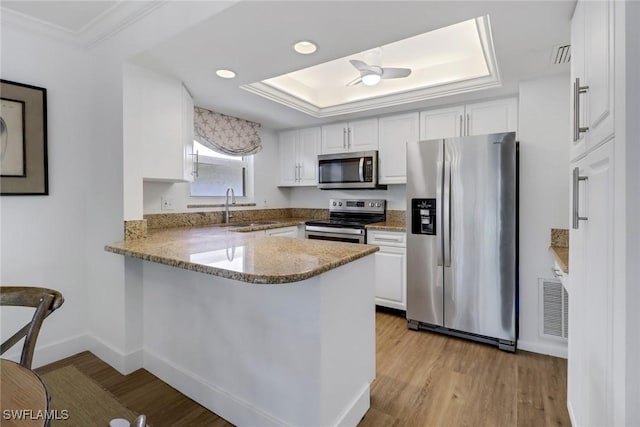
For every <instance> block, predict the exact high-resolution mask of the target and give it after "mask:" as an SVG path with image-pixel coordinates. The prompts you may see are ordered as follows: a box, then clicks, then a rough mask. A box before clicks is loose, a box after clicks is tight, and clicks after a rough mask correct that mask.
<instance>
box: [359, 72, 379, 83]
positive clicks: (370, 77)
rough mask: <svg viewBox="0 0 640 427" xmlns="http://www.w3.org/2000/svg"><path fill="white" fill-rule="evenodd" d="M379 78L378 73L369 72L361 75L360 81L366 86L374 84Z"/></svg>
mask: <svg viewBox="0 0 640 427" xmlns="http://www.w3.org/2000/svg"><path fill="white" fill-rule="evenodd" d="M381 79H382V77H381V76H380V74H376V73H369V74H365V75H363V76H362V83H363V84H364V85H366V86H375V85H377V84H378V83H380V80H381Z"/></svg>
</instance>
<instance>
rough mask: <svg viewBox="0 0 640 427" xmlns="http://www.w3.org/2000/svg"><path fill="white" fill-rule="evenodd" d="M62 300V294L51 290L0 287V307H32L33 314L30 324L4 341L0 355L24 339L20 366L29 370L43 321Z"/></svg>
mask: <svg viewBox="0 0 640 427" xmlns="http://www.w3.org/2000/svg"><path fill="white" fill-rule="evenodd" d="M63 302H64V298H63V297H62V294H61V293H60V292H58V291H55V290H53V289H47V288H37V287H25V286H0V306H12V307H18V306H20V307H34V308H35V309H36V310H35V313H34V314H33V318H32V319H31V322H29V323H28V324H26V325H25V326H24V327H22V329H20V330H19V331H18V332H16V333H15V334H13V335H12V336H11V337H10V338H9V339H7V340H5V341H4V342H3V343H2V345H1V346H0V354H4V353H5V352H6V351H7V350H9V349H10V348H11V347H13V346H14V345H15V344H16V343H17V342H18V341H20V340H21V339H22V338H25V341H24V345H23V347H22V353H21V355H20V364H21V365H22V366H25V367H26V368H29V369H30V368H31V362H32V361H33V353H34V350H35V346H36V340H37V339H38V334H39V333H40V328H41V327H42V323H43V322H44V319H46V318H47V316H49V315H50V314H51V313H53V312H54V311H55V310H56V309H58V308H59V307H60V306H61V305H62V303H63Z"/></svg>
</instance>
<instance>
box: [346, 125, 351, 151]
mask: <svg viewBox="0 0 640 427" xmlns="http://www.w3.org/2000/svg"><path fill="white" fill-rule="evenodd" d="M350 147H351V128H350V127H349V128H347V148H350Z"/></svg>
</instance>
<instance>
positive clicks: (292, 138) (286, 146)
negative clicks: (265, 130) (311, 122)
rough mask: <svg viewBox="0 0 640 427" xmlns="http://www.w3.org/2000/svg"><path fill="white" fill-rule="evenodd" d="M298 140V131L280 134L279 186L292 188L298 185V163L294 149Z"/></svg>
mask: <svg viewBox="0 0 640 427" xmlns="http://www.w3.org/2000/svg"><path fill="white" fill-rule="evenodd" d="M299 138H300V131H298V130H288V131H284V132H280V146H279V149H280V185H281V186H293V185H297V184H298V161H297V157H296V148H297V146H298V140H299Z"/></svg>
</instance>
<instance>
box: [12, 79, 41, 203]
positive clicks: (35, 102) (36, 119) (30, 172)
mask: <svg viewBox="0 0 640 427" xmlns="http://www.w3.org/2000/svg"><path fill="white" fill-rule="evenodd" d="M48 194H49V177H48V168H47V90H46V89H44V88H41V87H36V86H30V85H26V84H22V83H16V82H10V81H7V80H1V79H0V195H3V196H7V195H48Z"/></svg>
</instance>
